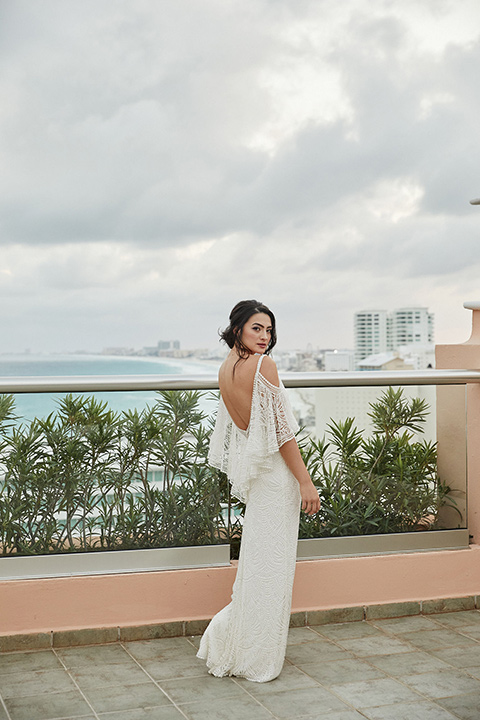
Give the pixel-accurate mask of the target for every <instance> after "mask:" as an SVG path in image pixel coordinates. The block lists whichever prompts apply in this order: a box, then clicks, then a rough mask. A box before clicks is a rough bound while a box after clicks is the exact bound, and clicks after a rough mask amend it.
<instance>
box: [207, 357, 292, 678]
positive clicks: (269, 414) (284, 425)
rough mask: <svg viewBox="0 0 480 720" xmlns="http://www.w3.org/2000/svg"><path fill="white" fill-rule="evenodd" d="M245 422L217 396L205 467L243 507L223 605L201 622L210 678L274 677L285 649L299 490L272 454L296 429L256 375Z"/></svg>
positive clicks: (283, 399)
mask: <svg viewBox="0 0 480 720" xmlns="http://www.w3.org/2000/svg"><path fill="white" fill-rule="evenodd" d="M263 357H264V355H260V357H259V360H258V364H257V368H256V371H255V376H254V381H253V393H252V404H251V413H250V422H249V425H248V428H247V429H246V430H241V429H240V428H239V427H238V426H237V425H235V423H234V422H233V420H232V419H231V417H230V415H229V413H228V411H227V408H226V406H225V403H224V402H223V400H222V398H221V397H220V403H219V407H218V413H217V419H216V423H215V428H214V431H213V433H212V438H211V441H210V450H209V463H210V464H211V465H213V466H214V467H217V468H219V469H220V470H222V471H223V472H225V473H226V474H227V476H228V478H229V480H230V483H231V493H232V495H233V496H234V497H236V498H238V499H239V500H241V501H242V502H244V503H246V510H245V517H244V522H243V531H242V541H241V547H240V556H239V561H238V569H237V575H236V579H235V583H234V585H233V593H232V600H231V602H230V603H229V604H228V605H227V606H226V607H224V608H223V609H222V610H220V612H218V613H217V614H216V615H215V617H214V618H213V619H212V620H211V622H210V624H209V625H208V627H207V629H206V631H205V633H204V635H203V637H202V639H201V642H200V648H199V651H198V653H197V656H198V657H199V658H202V659H204V660H206V662H207V667H208V669H209V672H210V673H212V675H216V676H217V677H223V676H225V675H236V676H239V677H245V678H247V679H248V680H253V681H255V682H266V681H268V680H273V679H274V678H275V677H277V676H278V675H279V674H280V672H281V670H282V667H283V663H284V659H285V649H286V644H287V634H288V627H289V623H290V610H291V603H292V587H293V578H294V574H295V560H296V550H297V538H298V523H299V515H300V505H301V497H300V489H299V485H298V482H297V480H296V479H295V477H294V475H293V474H292V473H291V471H290V470H289V468H288V467H287V465H286V463H285V461H284V460H283V458H282V456H281V454H280V452H279V450H280V448H281V446H282V445H283V444H284V443H286V442H288V440H292V439H293V438H294V437H295V433H296V432H297V430H298V425H297V422H296V420H295V418H294V416H293V413H292V410H291V407H290V404H289V401H288V398H287V395H286V392H285V388H284V387H283V385H282V383H281V382H280V386H279V387H277V386H276V385H272V383H270V382H269V381H268V380H267V379H266V378H265V377H264V376H263V375H262V374H261V372H260V368H261V364H262V359H263Z"/></svg>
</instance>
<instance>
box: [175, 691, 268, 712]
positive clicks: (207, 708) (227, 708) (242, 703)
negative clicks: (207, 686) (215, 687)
mask: <svg viewBox="0 0 480 720" xmlns="http://www.w3.org/2000/svg"><path fill="white" fill-rule="evenodd" d="M266 684H267V685H268V684H269V683H266ZM182 711H183V712H184V713H185V715H186V716H187V717H188V718H189V720H273V715H272V714H271V713H270V712H269V711H268V710H267V709H266V708H264V707H262V706H261V705H259V703H258V702H257V701H256V700H254V698H251V697H249V696H248V695H247V694H246V693H244V694H243V696H240V697H235V698H229V699H226V700H213V701H212V700H210V701H208V700H204V701H203V702H200V703H189V704H188V705H182Z"/></svg>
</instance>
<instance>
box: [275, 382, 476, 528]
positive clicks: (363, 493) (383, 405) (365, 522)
mask: <svg viewBox="0 0 480 720" xmlns="http://www.w3.org/2000/svg"><path fill="white" fill-rule="evenodd" d="M288 392H289V395H290V399H291V403H292V406H293V408H294V412H295V414H296V416H297V419H298V421H299V423H300V424H301V425H302V426H303V428H304V434H303V440H302V442H301V444H302V449H303V453H304V457H305V460H306V462H307V465H308V467H309V470H310V472H311V475H312V478H313V479H314V482H315V483H316V485H317V487H318V488H319V492H320V495H321V498H322V509H321V511H320V513H319V514H318V515H317V516H316V517H315V518H312V519H311V518H307V517H305V516H303V515H302V518H301V522H300V537H303V538H307V537H337V536H351V535H370V534H383V533H399V532H418V531H426V530H440V529H458V528H465V527H466V522H467V513H466V432H465V420H466V416H465V386H464V385H451V386H448V385H443V386H439V387H438V388H436V387H435V386H434V385H418V386H416V385H408V386H403V387H401V386H400V387H391V388H385V387H328V388H294V389H289V390H288ZM437 395H438V398H437Z"/></svg>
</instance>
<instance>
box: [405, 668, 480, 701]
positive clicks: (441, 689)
mask: <svg viewBox="0 0 480 720" xmlns="http://www.w3.org/2000/svg"><path fill="white" fill-rule="evenodd" d="M402 682H404V683H405V684H406V685H408V686H409V687H411V688H414V689H415V690H418V692H420V693H422V695H425V696H426V697H428V698H445V697H449V696H450V695H464V694H465V695H466V694H467V693H474V692H477V693H479V692H480V681H479V680H476V679H474V678H472V677H469V676H468V675H467V674H466V673H464V672H462V671H461V670H454V669H450V670H434V671H432V672H427V673H422V674H421V675H404V676H403V677H402Z"/></svg>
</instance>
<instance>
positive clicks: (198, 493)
mask: <svg viewBox="0 0 480 720" xmlns="http://www.w3.org/2000/svg"><path fill="white" fill-rule="evenodd" d="M200 398H201V393H199V392H191V391H188V392H187V391H184V392H179V391H165V392H159V393H157V396H156V401H155V403H154V404H153V405H152V406H151V407H146V408H145V409H144V410H141V411H137V410H134V411H128V412H123V413H114V412H112V410H110V409H109V407H108V405H107V404H106V403H103V402H100V401H99V400H97V399H96V398H94V397H82V396H80V397H79V396H73V395H67V396H66V397H65V398H63V399H62V400H60V401H59V403H58V409H57V411H56V412H55V413H52V414H51V415H49V416H48V417H47V418H44V419H35V420H33V421H32V422H31V423H29V424H21V425H18V424H17V423H16V420H18V418H16V417H15V406H14V399H13V397H12V396H7V395H4V396H0V552H1V553H2V554H3V555H11V554H23V555H25V554H39V553H50V552H57V553H58V552H84V551H95V550H118V549H130V548H154V547H171V546H186V545H197V544H212V543H218V542H227V543H230V545H231V546H232V554H233V556H234V557H236V556H238V549H239V545H240V539H241V531H242V521H243V512H244V506H243V505H242V504H241V503H238V502H235V501H233V500H232V498H231V496H230V489H229V483H228V480H227V478H226V476H225V475H224V474H223V473H221V472H220V471H218V470H216V469H215V468H212V467H210V466H209V465H208V463H207V452H208V444H209V437H210V433H211V430H212V420H211V419H210V420H209V419H207V418H206V416H205V414H204V413H203V412H202V411H201V410H200V408H199V400H200ZM427 412H428V408H427V405H426V403H425V402H424V401H423V400H418V399H413V400H406V399H405V398H404V396H403V393H402V391H401V390H396V391H395V390H393V389H392V388H389V389H388V390H386V391H385V392H384V393H383V395H382V397H381V398H380V400H378V402H376V403H372V404H371V412H370V417H371V418H372V423H373V435H372V436H371V437H364V434H363V433H362V432H361V431H360V430H358V429H357V428H356V427H355V425H354V420H353V419H352V418H347V420H345V421H344V422H343V423H342V422H333V421H332V422H331V423H330V425H329V427H328V432H327V436H326V437H324V438H322V439H319V440H316V439H314V438H306V439H304V440H303V441H301V443H300V444H301V450H302V453H303V456H304V459H305V462H306V464H307V467H308V468H309V471H310V474H311V476H312V478H313V479H314V482H315V483H316V485H317V487H318V488H319V492H320V495H321V498H322V508H321V511H320V513H318V514H317V515H316V516H314V517H313V518H311V517H307V516H305V515H303V514H302V516H301V520H300V537H325V536H332V535H333V536H334V535H364V534H372V533H389V532H404V531H408V530H415V529H420V528H421V527H423V525H422V523H423V524H425V523H426V524H429V525H431V526H433V527H434V526H435V524H436V522H437V518H438V511H439V509H440V507H441V506H442V505H444V504H445V503H450V504H452V501H451V500H449V497H448V490H449V489H448V487H446V486H445V485H444V484H442V482H441V481H440V479H439V478H438V475H437V463H436V447H435V445H434V444H432V443H428V442H426V441H424V440H423V441H416V440H415V441H414V439H413V433H414V432H415V433H416V432H420V431H421V429H422V427H423V424H424V422H425V418H426V415H427Z"/></svg>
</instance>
